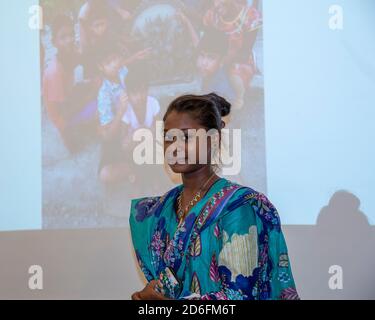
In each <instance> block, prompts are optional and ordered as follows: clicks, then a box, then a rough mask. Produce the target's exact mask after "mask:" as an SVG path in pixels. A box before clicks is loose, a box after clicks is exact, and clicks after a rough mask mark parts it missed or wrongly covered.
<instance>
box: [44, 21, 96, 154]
mask: <svg viewBox="0 0 375 320" xmlns="http://www.w3.org/2000/svg"><path fill="white" fill-rule="evenodd" d="M51 29H52V44H53V45H54V47H55V48H56V49H57V54H56V55H55V56H53V57H52V59H51V60H50V61H49V62H48V64H47V65H46V68H45V69H44V72H43V102H44V105H45V107H46V110H47V114H48V117H49V119H50V120H51V121H52V122H53V124H54V125H55V126H56V128H57V129H58V130H59V132H60V134H61V137H62V139H63V141H64V144H65V145H66V147H67V148H68V149H69V150H70V151H72V152H75V151H78V150H80V148H81V147H82V146H83V145H84V143H85V140H87V139H89V138H91V137H92V136H94V132H95V130H94V129H95V122H96V109H97V106H96V99H95V98H94V95H95V87H94V86H92V84H90V83H86V82H84V81H77V79H76V77H75V73H76V72H75V71H76V68H77V66H78V64H79V55H78V51H77V49H76V47H75V42H74V27H73V21H72V19H71V18H69V17H68V16H65V15H59V16H56V17H55V19H54V22H53V24H52V26H51Z"/></svg>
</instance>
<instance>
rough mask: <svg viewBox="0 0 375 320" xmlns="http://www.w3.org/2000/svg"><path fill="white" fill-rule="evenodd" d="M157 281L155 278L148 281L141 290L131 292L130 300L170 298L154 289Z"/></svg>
mask: <svg viewBox="0 0 375 320" xmlns="http://www.w3.org/2000/svg"><path fill="white" fill-rule="evenodd" d="M157 283H158V281H157V280H152V281H151V282H149V283H148V284H147V285H146V287H145V288H144V289H143V290H142V291H139V292H135V293H133V294H132V297H131V298H132V300H170V299H168V298H167V297H165V296H164V295H162V294H161V293H159V292H157V291H156V290H155V286H156V285H157Z"/></svg>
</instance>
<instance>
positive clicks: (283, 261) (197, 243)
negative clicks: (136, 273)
mask: <svg viewBox="0 0 375 320" xmlns="http://www.w3.org/2000/svg"><path fill="white" fill-rule="evenodd" d="M230 109H231V105H230V104H229V103H228V102H227V101H226V100H225V99H224V98H222V97H220V96H218V95H216V94H214V93H212V94H209V95H204V96H194V95H187V96H182V97H180V98H177V99H176V100H175V101H173V102H172V103H171V104H170V106H169V108H168V110H167V112H166V114H165V116H164V119H163V120H164V130H165V131H164V132H165V134H164V136H165V140H164V149H165V154H166V158H168V157H169V155H168V151H169V150H170V147H171V146H172V144H174V143H177V149H178V148H179V150H177V151H178V152H181V151H185V152H183V153H182V154H185V155H186V156H185V157H183V156H180V154H181V153H178V154H179V155H178V157H179V160H186V159H187V158H188V155H189V152H191V151H192V148H195V150H194V151H195V160H198V159H201V158H200V156H201V155H202V154H203V153H205V155H206V156H207V161H205V162H206V163H202V162H199V161H195V163H192V161H188V163H186V162H187V161H178V162H177V163H175V164H173V161H170V162H169V163H170V164H169V165H170V167H171V169H172V170H173V171H174V172H176V173H180V174H181V175H182V180H183V184H181V185H178V186H177V187H175V188H173V189H172V190H170V191H168V192H167V193H165V194H164V195H162V196H158V197H145V198H140V199H134V200H133V201H132V204H131V215H130V226H131V234H132V239H133V245H134V249H135V253H136V257H137V260H138V263H139V265H140V268H141V269H142V271H143V273H144V275H145V276H146V278H147V280H148V282H149V283H148V285H147V286H146V287H145V288H144V289H143V290H142V291H140V292H136V293H134V294H133V295H132V299H134V300H163V299H179V300H183V299H199V300H210V299H213V300H219V299H220V300H221V299H228V300H253V299H298V294H297V291H296V288H295V284H294V280H293V276H292V272H291V267H290V262H289V258H288V253H287V247H286V244H285V240H284V237H283V234H282V231H281V226H280V219H279V216H278V213H277V211H276V209H275V208H274V206H273V205H272V204H271V203H270V201H269V200H268V199H267V198H266V197H265V196H264V195H263V194H261V193H259V192H257V191H255V190H253V189H251V188H249V187H245V186H241V185H239V184H237V183H235V182H232V181H229V180H227V179H224V178H220V177H219V176H218V175H217V174H216V167H215V164H214V161H213V157H212V148H213V144H212V141H211V140H212V139H211V138H209V137H208V136H206V137H207V143H206V144H205V143H201V142H200V141H198V139H199V134H196V135H194V134H191V130H189V131H188V129H196V130H199V129H203V130H204V132H206V131H210V132H211V131H212V130H216V131H217V132H218V133H219V135H218V136H219V139H220V137H221V129H222V128H223V127H224V125H225V123H224V122H223V121H222V117H225V116H227V115H228V114H229V113H230ZM176 129H179V130H180V131H178V132H183V135H182V136H178V134H171V132H173V130H176ZM197 132H199V131H197ZM191 142H196V143H191ZM173 155H175V153H173ZM181 162H182V163H181ZM183 162H185V163H183Z"/></svg>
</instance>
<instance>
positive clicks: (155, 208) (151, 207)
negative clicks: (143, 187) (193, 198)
mask: <svg viewBox="0 0 375 320" xmlns="http://www.w3.org/2000/svg"><path fill="white" fill-rule="evenodd" d="M180 187H181V186H180V185H179V186H176V187H174V188H173V189H171V190H169V191H167V192H165V193H164V194H162V195H159V196H148V197H141V198H134V199H131V206H130V207H131V209H130V215H131V217H132V216H133V218H135V220H136V221H138V222H142V221H143V220H145V219H146V218H148V217H151V216H155V215H156V216H158V214H159V213H160V211H161V209H162V207H163V204H164V203H165V202H166V200H167V199H169V198H170V197H172V196H173V195H174V194H175V193H176V192H178V190H179V189H180Z"/></svg>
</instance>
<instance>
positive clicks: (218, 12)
mask: <svg viewBox="0 0 375 320" xmlns="http://www.w3.org/2000/svg"><path fill="white" fill-rule="evenodd" d="M212 2H213V5H212V8H211V9H209V10H208V11H207V12H206V14H205V16H204V18H203V22H204V25H205V26H206V27H212V28H215V29H217V30H219V31H221V32H223V33H224V34H225V35H226V36H227V38H228V41H229V49H228V52H227V54H226V57H225V58H224V64H225V67H226V70H227V72H228V75H229V77H230V81H231V83H232V85H233V87H234V89H235V90H236V101H235V102H234V105H233V107H234V109H236V108H237V109H240V108H242V107H243V105H244V96H245V93H246V90H247V89H248V87H249V86H250V84H251V80H252V78H253V76H254V74H255V73H256V67H255V61H254V56H253V53H252V50H253V47H254V43H255V40H256V37H257V31H258V29H259V28H260V27H261V25H262V20H261V15H260V13H259V11H258V10H257V7H258V2H259V1H258V0H254V1H253V3H252V5H251V6H249V5H248V2H247V1H245V0H213V1H212Z"/></svg>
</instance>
